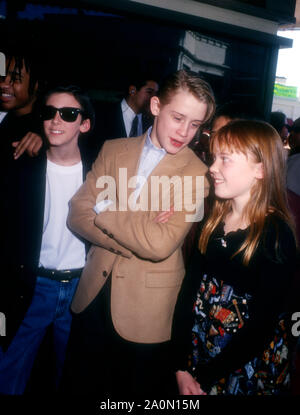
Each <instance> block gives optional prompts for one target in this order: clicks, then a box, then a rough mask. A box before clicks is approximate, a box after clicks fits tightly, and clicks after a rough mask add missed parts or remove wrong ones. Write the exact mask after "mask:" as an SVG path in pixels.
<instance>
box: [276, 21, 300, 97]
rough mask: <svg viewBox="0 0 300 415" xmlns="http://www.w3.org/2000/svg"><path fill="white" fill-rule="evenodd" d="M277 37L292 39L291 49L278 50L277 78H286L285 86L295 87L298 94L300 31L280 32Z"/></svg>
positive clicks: (299, 86)
mask: <svg viewBox="0 0 300 415" xmlns="http://www.w3.org/2000/svg"><path fill="white" fill-rule="evenodd" d="M277 34H278V36H282V37H288V38H290V39H293V47H292V48H289V49H280V50H279V54H278V62H277V71H276V75H277V76H284V77H285V78H287V80H286V85H288V86H297V87H298V95H299V93H300V29H295V30H281V31H279V32H277Z"/></svg>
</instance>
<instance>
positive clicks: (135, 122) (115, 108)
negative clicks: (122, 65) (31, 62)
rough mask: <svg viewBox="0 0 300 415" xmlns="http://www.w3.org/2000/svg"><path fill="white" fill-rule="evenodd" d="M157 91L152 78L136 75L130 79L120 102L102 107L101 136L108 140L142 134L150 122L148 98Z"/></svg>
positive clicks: (156, 85)
mask: <svg viewBox="0 0 300 415" xmlns="http://www.w3.org/2000/svg"><path fill="white" fill-rule="evenodd" d="M157 91H158V83H157V82H156V81H155V80H153V79H148V78H147V77H146V78H140V79H139V78H138V77H136V78H135V79H134V80H132V82H130V83H129V86H128V89H127V93H126V96H125V97H124V98H123V99H122V101H121V102H117V103H114V104H107V105H106V106H105V107H104V108H103V114H102V117H101V118H103V119H102V122H101V123H99V127H101V137H103V138H104V139H105V140H109V139H112V138H120V137H137V136H140V135H142V134H143V133H144V132H145V131H146V129H147V128H148V127H149V126H150V125H149V123H151V122H152V119H151V116H150V115H151V113H150V99H151V97H153V95H155V94H156V93H157ZM100 116H101V115H100ZM100 124H101V125H100Z"/></svg>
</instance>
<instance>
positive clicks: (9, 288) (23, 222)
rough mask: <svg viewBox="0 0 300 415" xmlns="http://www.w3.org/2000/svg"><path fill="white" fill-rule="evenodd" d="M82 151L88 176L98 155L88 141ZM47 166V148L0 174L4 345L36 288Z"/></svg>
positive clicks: (0, 306)
mask: <svg viewBox="0 0 300 415" xmlns="http://www.w3.org/2000/svg"><path fill="white" fill-rule="evenodd" d="M82 140H84V138H83V139H82ZM80 151H81V158H82V163H83V179H85V176H86V174H87V172H88V171H89V170H90V168H91V165H92V162H93V161H94V160H93V159H94V157H93V155H92V153H90V151H89V150H88V148H85V146H84V145H80ZM46 167H47V158H46V153H45V151H42V152H41V153H40V154H39V156H37V157H35V158H30V157H27V156H26V155H23V156H22V157H21V158H20V159H19V160H17V161H12V162H11V163H9V165H8V166H6V171H3V170H2V174H1V178H0V182H1V189H2V203H1V207H0V212H1V213H2V215H1V216H2V218H3V226H2V238H1V253H0V255H1V263H2V272H1V274H0V311H1V312H4V314H5V316H6V336H5V337H0V342H1V343H2V346H3V348H4V349H5V348H6V347H7V346H8V344H9V342H10V341H11V340H12V338H13V337H14V335H15V333H16V331H17V329H18V327H19V325H20V323H21V321H22V320H23V318H24V315H25V313H26V311H27V309H28V307H29V305H30V303H31V299H32V295H33V292H34V287H35V281H36V273H35V270H36V269H37V267H38V265H39V257H40V250H41V243H42V235H43V222H44V204H45V191H46ZM0 169H1V167H0ZM87 249H88V246H87Z"/></svg>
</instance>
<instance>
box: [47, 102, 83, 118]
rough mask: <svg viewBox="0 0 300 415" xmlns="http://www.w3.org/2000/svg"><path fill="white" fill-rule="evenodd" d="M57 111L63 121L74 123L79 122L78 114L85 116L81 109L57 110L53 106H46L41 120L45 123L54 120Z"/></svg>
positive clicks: (67, 108)
mask: <svg viewBox="0 0 300 415" xmlns="http://www.w3.org/2000/svg"><path fill="white" fill-rule="evenodd" d="M57 111H58V112H59V115H60V117H61V119H62V120H63V121H66V122H74V121H76V120H77V117H78V114H83V111H82V110H81V109H80V108H73V107H62V108H56V107H53V106H52V105H45V106H44V107H43V108H42V111H41V118H42V120H43V121H46V120H52V119H53V118H54V117H55V115H56V113H57Z"/></svg>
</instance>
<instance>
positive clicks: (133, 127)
mask: <svg viewBox="0 0 300 415" xmlns="http://www.w3.org/2000/svg"><path fill="white" fill-rule="evenodd" d="M138 122H139V118H138V116H137V115H136V116H135V117H134V119H133V121H132V125H131V129H130V133H129V137H136V136H137V129H138Z"/></svg>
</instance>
